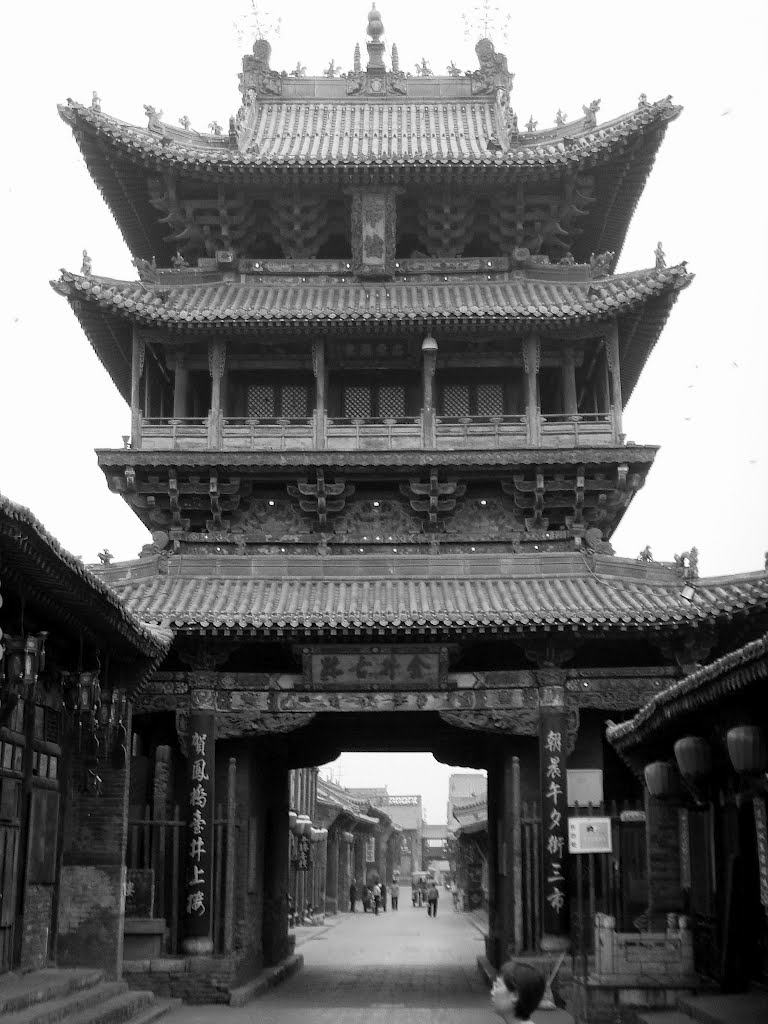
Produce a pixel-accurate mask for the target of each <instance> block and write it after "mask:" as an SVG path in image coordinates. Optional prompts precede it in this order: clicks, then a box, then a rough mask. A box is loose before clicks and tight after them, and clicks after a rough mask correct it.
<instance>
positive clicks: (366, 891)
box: [363, 885, 371, 914]
mask: <svg viewBox="0 0 768 1024" xmlns="http://www.w3.org/2000/svg"><path fill="white" fill-rule="evenodd" d="M370 909H371V890H370V888H369V887H368V886H367V885H364V886H363V913H364V914H367V913H368V911H369V910H370Z"/></svg>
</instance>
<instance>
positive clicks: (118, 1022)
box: [3, 989, 157, 1024]
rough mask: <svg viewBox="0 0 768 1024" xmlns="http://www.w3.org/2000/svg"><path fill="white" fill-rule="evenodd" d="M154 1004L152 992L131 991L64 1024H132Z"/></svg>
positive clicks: (70, 1018) (114, 997)
mask: <svg viewBox="0 0 768 1024" xmlns="http://www.w3.org/2000/svg"><path fill="white" fill-rule="evenodd" d="M156 1002H157V1001H156V999H155V994H154V992H145V991H142V990H137V989H131V990H129V991H127V992H122V993H121V994H120V995H116V996H113V997H112V998H111V999H110V1000H108V1001H107V1002H105V1003H102V1004H101V1005H99V1006H91V1007H89V1008H88V1009H87V1010H82V1011H81V1012H80V1013H76V1014H74V1016H72V1017H67V1019H66V1022H65V1024H129V1022H131V1024H132V1022H133V1021H134V1020H136V1019H137V1018H138V1017H139V1016H140V1015H142V1014H144V1013H146V1012H147V1011H148V1010H149V1009H151V1008H152V1007H153V1006H154V1005H155V1003H156ZM151 1019H154V1018H151ZM3 1024H5V1022H3Z"/></svg>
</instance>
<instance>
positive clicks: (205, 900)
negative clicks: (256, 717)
mask: <svg viewBox="0 0 768 1024" xmlns="http://www.w3.org/2000/svg"><path fill="white" fill-rule="evenodd" d="M215 764H216V715H215V713H214V712H212V711H207V710H203V709H201V708H199V707H196V706H195V705H194V693H193V706H192V710H191V713H190V716H189V753H188V756H187V796H186V799H185V801H184V803H185V804H186V806H187V822H188V825H189V828H188V830H187V836H188V839H187V849H186V874H185V876H184V897H183V898H184V913H183V917H184V941H183V943H182V949H183V950H184V952H185V953H186V954H187V955H188V956H204V955H209V954H211V953H212V952H213V938H212V932H211V925H212V922H213V842H214V826H213V816H214V808H215V806H216V800H215V788H214V777H215V770H214V766H215Z"/></svg>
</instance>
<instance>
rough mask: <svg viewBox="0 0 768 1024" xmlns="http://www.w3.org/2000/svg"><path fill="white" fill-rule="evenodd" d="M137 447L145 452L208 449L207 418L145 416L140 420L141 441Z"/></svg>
mask: <svg viewBox="0 0 768 1024" xmlns="http://www.w3.org/2000/svg"><path fill="white" fill-rule="evenodd" d="M134 444H135V442H134ZM137 447H141V448H143V449H145V450H147V451H167V450H168V449H174V448H184V449H190V448H191V449H195V450H196V449H204V448H208V447H209V444H208V417H207V416H145V417H144V418H143V419H142V420H141V439H140V444H139V445H137Z"/></svg>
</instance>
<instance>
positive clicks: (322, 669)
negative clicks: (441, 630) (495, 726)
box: [303, 645, 448, 690]
mask: <svg viewBox="0 0 768 1024" xmlns="http://www.w3.org/2000/svg"><path fill="white" fill-rule="evenodd" d="M303 659H304V678H305V680H306V682H307V683H309V684H310V685H311V686H318V687H322V688H324V689H334V690H340V689H341V690H343V689H355V690H359V689H371V688H385V689H397V688H398V687H402V688H405V689H409V688H416V689H418V688H419V687H431V686H436V685H438V684H439V683H440V682H441V681H443V680H444V677H445V673H446V672H447V665H448V659H447V652H446V651H445V650H444V649H442V648H439V647H436V646H433V645H427V646H424V647H417V646H415V645H413V646H406V645H392V646H387V647H355V648H351V649H350V650H349V651H339V649H338V648H322V647H306V648H304V652H303Z"/></svg>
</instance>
